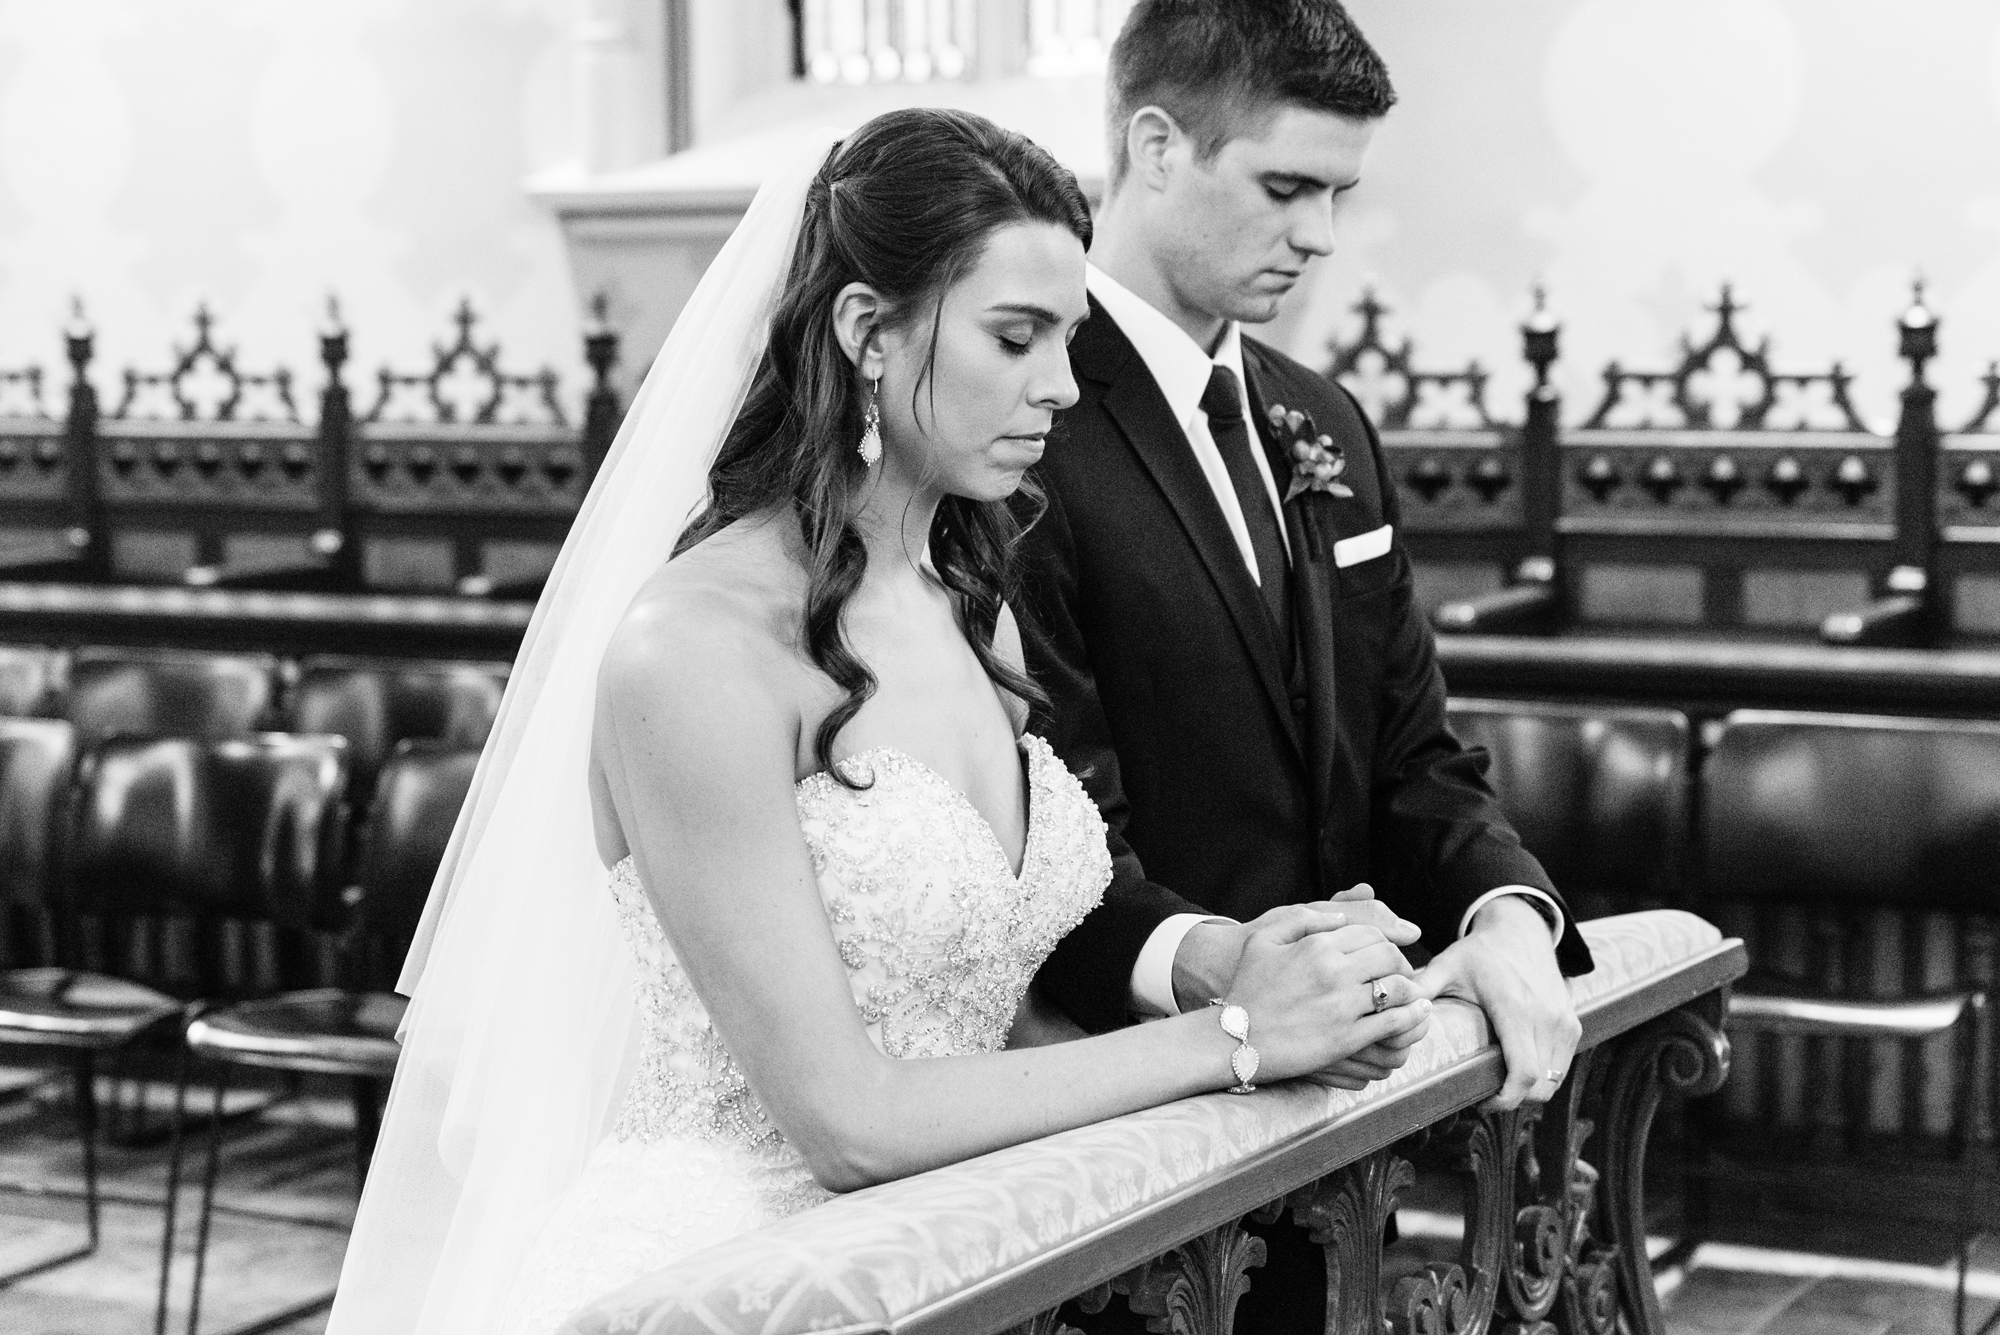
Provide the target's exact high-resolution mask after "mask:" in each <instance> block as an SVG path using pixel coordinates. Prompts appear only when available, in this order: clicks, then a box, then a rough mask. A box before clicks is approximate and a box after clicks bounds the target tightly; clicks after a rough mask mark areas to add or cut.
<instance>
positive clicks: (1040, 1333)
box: [1001, 1308, 1083, 1335]
mask: <svg viewBox="0 0 2000 1335" xmlns="http://www.w3.org/2000/svg"><path fill="white" fill-rule="evenodd" d="M1001 1335H1083V1332H1082V1331H1080V1330H1078V1329H1077V1328H1076V1327H1075V1326H1072V1325H1070V1324H1069V1323H1068V1322H1066V1321H1062V1320H1060V1319H1058V1318H1057V1316H1056V1313H1055V1309H1053V1308H1051V1309H1050V1310H1048V1311H1046V1312H1043V1313H1042V1314H1041V1315H1040V1316H1033V1317H1029V1318H1028V1319H1027V1320H1026V1321H1023V1322H1022V1323H1021V1324H1020V1325H1018V1326H1009V1327H1007V1329H1006V1330H1004V1331H1002V1332H1001Z"/></svg>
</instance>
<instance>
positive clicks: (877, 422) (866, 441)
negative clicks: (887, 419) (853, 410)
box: [855, 376, 882, 468]
mask: <svg viewBox="0 0 2000 1335" xmlns="http://www.w3.org/2000/svg"><path fill="white" fill-rule="evenodd" d="M881 388H882V377H880V376H876V377H875V378H874V379H873V380H870V381H869V382H868V407H867V408H866V409H865V410H864V411H863V412H862V414H861V422H862V430H861V444H860V445H858V446H857V447H855V452H856V453H858V454H859V455H860V456H861V463H862V465H863V466H864V467H868V468H872V467H874V466H875V461H876V460H878V459H880V458H881V457H882V405H881V403H880V402H878V399H879V398H880V392H881Z"/></svg>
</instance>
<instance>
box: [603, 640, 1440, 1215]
mask: <svg viewBox="0 0 2000 1335" xmlns="http://www.w3.org/2000/svg"><path fill="white" fill-rule="evenodd" d="M660 624H662V625H663V626H664V625H670V626H672V627H673V629H672V630H671V631H669V630H666V629H664V628H661V629H653V630H649V629H647V628H646V626H645V624H644V621H643V619H642V620H639V621H635V622H630V623H628V625H627V626H626V627H625V628H623V629H621V631H620V633H619V635H618V637H617V638H616V639H615V640H614V642H613V644H612V646H611V648H610V650H609V651H608V652H607V654H606V658H605V665H604V669H603V670H602V672H601V673H600V676H599V687H598V690H599V701H598V719H597V725H596V732H597V736H596V742H597V745H598V756H599V760H600V763H601V764H602V765H603V768H604V776H605V779H606V780H607V784H608V788H609V791H610V794H611V798H612V802H613V805H614V808H615V810H616V814H617V818H618V821H619V825H620V827H621V829H622V830H623V832H624V834H625V836H626V840H627V842H628V844H629V846H630V848H631V851H632V854H633V856H634V858H635V859H636V861H637V863H638V869H639V875H640V880H641V881H642V883H643V884H644V885H645V886H646V888H647V891H648V893H649V894H650V895H651V896H652V899H653V902H654V905H655V907H656V909H657V911H658V913H659V916H660V920H661V922H662V924H663V926H664V927H665V930H666V933H667V936H668V938H669V939H670V941H671V942H672V944H673V948H674V951H675V954H676V955H677V956H678V957H679V959H680V960H681V963H682V967H683V968H685V969H686V970H687V973H688V976H689V978H690V980H691V981H692V982H693V984H694V987H695V990H696V991H697V992H698V993H699V994H700V996H701V999H702V1001H703V1003H704V1004H705V1005H706V1006H707V1008H708V1011H709V1015H710V1017H711V1019H712V1020H713V1021H714V1023H715V1025H716V1027H717V1029H718V1031H719V1032H720V1034H721V1036H722V1038H723V1041H724V1042H725V1043H726V1044H727V1046H728V1048H729V1051H730V1052H731V1054H732V1055H733V1056H734V1057H735V1058H736V1060H737V1062H738V1063H739V1064H740V1065H741V1066H742V1068H743V1070H744V1073H745V1074H746V1075H747V1076H748V1078H749V1080H750V1083H751V1086H752V1087H753V1089H754V1090H755V1091H756V1094H757V1097H758V1098H759V1100H760V1101H761V1102H762V1103H763V1105H764V1106H765V1108H766V1109H768V1110H769V1112H770V1114H771V1116H772V1117H773V1118H774V1119H775V1120H776V1122H777V1124H778V1126H779V1128H780V1129H781V1130H782V1131H783V1132H784V1133H785V1135H786V1137H787V1138H788V1139H790V1140H791V1141H792V1143H793V1144H794V1145H796V1146H797V1147H798V1148H799V1150H800V1151H801V1152H802V1153H803V1154H804V1156H805V1158H806V1161H807V1163H808V1165H809V1166H810V1167H811V1169H812V1171H813V1174H814V1176H815V1177H817V1178H818V1179H819V1181H820V1182H822V1183H823V1184H825V1185H826V1186H828V1187H829V1188H832V1189H834V1190H850V1189H853V1188H858V1187H862V1186H866V1185H869V1184H871V1183H875V1182H881V1181H886V1180H888V1179H891V1178H896V1177H901V1176H904V1175H907V1174H910V1173H915V1172H919V1171H922V1170H924V1169H927V1168H933V1167H937V1166H938V1165H941V1164H946V1163H951V1162H955V1161H957V1160H960V1159H965V1158H968V1157H971V1156H973V1155H976V1154H981V1153H984V1152H986V1151H988V1150H993V1149H997V1148H1000V1147H1001V1146H1005V1145H1011V1144H1014V1143H1017V1142H1019V1141H1024V1140H1030V1139H1033V1138H1035V1137H1039V1136H1045V1135H1048V1134H1051V1133H1053V1132H1056V1131H1061V1130H1064V1129H1066V1128H1069V1127H1073V1126H1078V1125H1081V1124H1084V1123H1087V1122H1093V1121H1097V1120H1099V1119H1102V1118H1106V1117H1111V1116H1115V1115H1117V1114H1120V1113H1125V1112H1131V1111H1134V1110H1136V1109H1139V1108H1145V1107H1150V1106H1152V1105H1154V1104H1159V1103H1165V1102H1169V1101H1171V1100H1174V1099H1178V1098H1182V1097H1185V1096H1187V1095H1190V1094H1197V1093H1201V1092H1204V1091H1207V1090H1215V1089H1221V1088H1223V1087H1224V1086H1226V1085H1228V1084H1230V1083H1232V1082H1233V1079H1234V1077H1233V1076H1232V1075H1231V1073H1230V1068H1229V1058H1230V1054H1231V1052H1232V1051H1233V1049H1234V1048H1235V1041H1234V1040H1233V1039H1231V1038H1230V1037H1228V1036H1227V1035H1226V1034H1224V1033H1223V1031H1222V1029H1221V1027H1220V1025H1219V1024H1218V1022H1217V1017H1216V1015H1215V1014H1214V1013H1213V1012H1204V1013H1200V1014H1190V1015H1184V1016H1179V1017H1176V1018H1174V1019H1169V1020H1162V1021H1158V1022H1155V1023H1152V1024H1146V1025H1141V1026H1138V1027H1135V1028H1131V1029H1125V1030H1120V1031H1118V1032H1115V1033H1111V1034H1106V1035H1102V1036H1099V1037H1094V1038H1090V1039H1086V1040H1082V1041H1078V1042H1074V1043H1060V1044H1056V1045H1055V1046H1052V1047H1040V1048H1031V1049H1027V1050H1022V1051H1006V1052H998V1053H992V1054H987V1055H981V1056H975V1057H959V1058H950V1059H943V1060H912V1061H897V1060H892V1059H890V1058H888V1057H885V1056H883V1055H882V1054H881V1053H880V1052H879V1051H877V1050H876V1048H875V1046H874V1045H873V1044H872V1043H870V1042H869V1040H868V1036H867V1033H866V1031H865V1030H864V1028H863V1026H862V1022H861V1019H860V1016H859V1015H858V1014H857V1012H856V1010H855V1006H854V1002H853V997H852V993H851V992H850V990H849V984H848V977H847V970H846V968H845V966H844V965H843V964H842V963H841V960H840V956H839V953H838V952H837V950H836V948H835V945H834V940H833V936H832V933H831V932H830V930H829V929H828V925H827V919H826V912H825V909H824V908H823V906H822V904H821V901H820V897H819V892H818V889H817V887H816V884H815V881H814V876H813V865H812V859H811V856H810V854H809V853H808V851H807V848H806V844H805V839H804V836H803V835H802V833H801V832H800V829H799V823H798V815H797V810H796V807H795V805H794V798H793V765H794V756H795V754H796V739H797V729H798V726H799V719H798V712H797V708H796V703H795V701H794V700H793V699H792V698H790V697H789V696H788V695H787V685H786V680H785V678H784V676H783V675H782V674H783V673H784V671H785V670H786V669H785V668H784V667H783V666H781V665H780V664H781V663H782V661H783V660H784V659H786V658H787V657H788V655H786V654H783V653H781V652H778V651H777V648H776V646H775V645H774V644H773V642H772V640H771V637H770V636H768V635H767V634H764V633H762V632H761V631H760V630H759V629H758V628H755V627H751V626H747V625H743V624H740V623H739V624H734V625H732V624H731V622H730V618H729V617H728V616H726V615H721V616H719V615H717V614H716V609H715V608H714V606H712V605H711V606H710V607H708V608H705V609H704V608H680V609H675V610H674V611H673V612H672V614H671V615H670V616H669V617H666V618H663V619H662V623H660ZM1334 922H1335V918H1334V917H1333V916H1332V915H1330V914H1328V913H1327V912H1325V911H1324V910H1314V909H1310V908H1305V907H1301V908H1299V909H1298V910H1297V912H1296V913H1295V914H1293V915H1291V916H1290V917H1288V918H1286V919H1284V920H1283V922H1282V923H1278V924H1274V925H1273V926H1272V927H1271V928H1269V929H1267V930H1265V931H1263V932H1262V933H1260V934H1258V935H1256V936H1253V938H1252V940H1251V942H1250V945H1249V946H1248V947H1246V949H1245V952H1244V962H1243V965H1242V967H1240V968H1239V970H1238V972H1237V979H1236V983H1235V985H1234V987H1233V990H1232V992H1231V999H1232V1000H1234V1001H1237V1002H1239V1003H1240V1004H1242V1005H1244V1006H1245V1007H1246V1008H1247V1009H1248V1011H1249V1013H1250V1016H1251V1019H1252V1024H1253V1030H1252V1035H1251V1037H1252V1041H1253V1042H1254V1043H1255V1045H1256V1046H1257V1048H1258V1050H1259V1052H1260V1054H1261V1056H1262V1065H1261V1066H1260V1068H1259V1078H1260V1079H1281V1078H1284V1077H1287V1076H1293V1075H1299V1074H1304V1073H1307V1072H1311V1071H1314V1070H1317V1069H1319V1068H1321V1067H1324V1066H1326V1065H1328V1064H1329V1063H1330V1062H1331V1061H1333V1060H1334V1059H1336V1058H1337V1057H1338V1056H1340V1055H1343V1052H1344V1051H1354V1050H1357V1049H1359V1048H1362V1047H1365V1046H1367V1045H1368V1044H1370V1043H1373V1042H1376V1041H1377V1040H1379V1039H1383V1038H1386V1037H1389V1036H1391V1035H1393V1034H1396V1033H1400V1032H1403V1031H1406V1030H1408V1029H1410V1028H1411V1027H1413V1026H1415V1025H1418V1024H1422V1023H1423V1022H1424V1017H1425V1011H1426V1008H1425V1007H1423V1006H1421V1005H1410V1006H1398V1007H1396V1008H1395V1009H1393V1010H1389V1011H1384V1012H1382V1013H1381V1014H1369V1013H1367V1012H1368V1010H1369V1004H1368V992H1367V987H1366V983H1365V979H1367V978H1373V977H1378V976H1383V975H1389V974H1400V973H1402V972H1404V971H1406V970H1407V967H1408V966H1407V965H1406V964H1403V963H1402V960H1401V956H1400V954H1399V953H1398V952H1396V950H1395V948H1394V947H1393V946H1391V945H1389V944H1388V943H1387V942H1386V941H1382V940H1381V939H1380V935H1379V933H1376V934H1375V940H1374V942H1373V943H1369V942H1368V941H1367V939H1366V934H1368V933H1372V932H1373V931H1374V929H1372V928H1366V927H1348V928H1343V929H1340V930H1328V929H1329V928H1331V927H1332V925H1333V923H1334ZM1356 934H1362V935H1360V936H1357V935H1356ZM1390 981H1391V982H1393V983H1395V984H1396V985H1397V988H1398V991H1397V992H1396V999H1397V1000H1398V1001H1405V1000H1408V999H1409V997H1410V996H1411V995H1413V993H1412V992H1410V991H1409V989H1408V988H1407V986H1406V983H1407V980H1406V979H1404V978H1401V977H1395V978H1392V979H1391V980H1390Z"/></svg>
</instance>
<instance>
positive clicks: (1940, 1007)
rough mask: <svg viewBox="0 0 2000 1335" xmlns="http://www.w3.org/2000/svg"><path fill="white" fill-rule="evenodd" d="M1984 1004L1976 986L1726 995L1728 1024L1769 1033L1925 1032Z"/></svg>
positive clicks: (1946, 1026)
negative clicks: (1838, 995) (1864, 993)
mask: <svg viewBox="0 0 2000 1335" xmlns="http://www.w3.org/2000/svg"><path fill="white" fill-rule="evenodd" d="M1985 1004H1986V997H1985V995H1984V994H1983V993H1980V992H1957V993H1954V994H1952V995H1951V996H1946V997H1925V998H1921V999H1917V1000H1911V1001H1846V1000H1828V999H1821V998H1815V997H1787V996H1774V995H1767V994H1765V993H1761V992H1735V993H1732V994H1731V995H1730V998H1729V1023H1730V1025H1731V1026H1732V1027H1735V1028H1742V1029H1754V1030H1757V1031H1759V1032H1762V1033H1769V1034H1805V1035H1811V1036H1815V1037H1824V1038H1929V1037H1930V1036H1931V1035H1933V1034H1942V1033H1944V1032H1945V1031H1946V1030H1948V1029H1950V1028H1952V1027H1953V1026H1955V1025H1957V1024H1958V1023H1959V1021H1961V1020H1962V1019H1964V1018H1965V1016H1966V1013H1967V1011H1968V1010H1970V1011H1978V1010H1980V1009H1983V1008H1984V1006H1985Z"/></svg>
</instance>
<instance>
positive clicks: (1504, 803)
mask: <svg viewBox="0 0 2000 1335" xmlns="http://www.w3.org/2000/svg"><path fill="white" fill-rule="evenodd" d="M1447 717H1448V721H1449V723H1450V726H1451V730H1452V732H1454V733H1455V734H1457V736H1458V737H1459V738H1461V739H1462V740H1464V741H1465V742H1467V743H1469V744H1473V745H1478V746H1483V747H1485V748H1486V749H1487V750H1488V751H1489V752H1491V753H1492V756H1493V766H1492V769H1491V770H1489V771H1488V777H1489V779H1490V780H1491V782H1492V784H1493V788H1494V791H1495V792H1496V793H1497V794H1498V795H1499V798H1500V805H1501V808H1502V809H1503V810H1504V811H1505V812H1506V813H1507V818H1508V820H1510V821H1511V822H1512V823H1513V825H1514V828H1515V830H1516V831H1517V832H1518V833H1519V834H1520V836H1521V842H1522V843H1523V844H1524V845H1525V846H1526V847H1527V849H1528V851H1529V852H1531V853H1533V854H1534V855H1535V856H1536V857H1537V858H1538V859H1540V861H1541V863H1542V866H1543V867H1545V868H1547V870H1548V873H1549V875H1550V877H1551V878H1553V879H1554V881H1555V883H1556V885H1557V887H1558V888H1560V889H1561V890H1562V892H1563V895H1564V897H1565V898H1567V899H1568V900H1569V901H1570V906H1571V907H1572V908H1573V909H1574V910H1575V911H1576V912H1577V913H1578V914H1579V915H1581V916H1583V917H1598V916H1601V915H1603V914H1606V913H1621V912H1627V911H1630V910H1634V909H1640V908H1646V907H1657V906H1660V905H1663V904H1675V903H1678V902H1679V901H1680V899H1681V896H1682V877H1683V874H1684V871H1685V866H1684V862H1685V858H1684V853H1685V850H1686V848H1687V842H1688V833H1689V831H1688V798H1689V792H1690V787H1689V782H1690V781H1689V768H1688V767H1689V740H1688V738H1689V727H1688V720H1687V716H1686V715H1685V714H1682V713H1680V712H1679V711H1678V710H1672V709H1646V708H1638V707H1620V706H1612V705H1562V704H1544V703H1539V702H1532V701H1523V700H1453V701H1452V702H1451V704H1450V706H1449V710H1448V715H1447Z"/></svg>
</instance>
